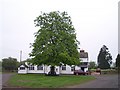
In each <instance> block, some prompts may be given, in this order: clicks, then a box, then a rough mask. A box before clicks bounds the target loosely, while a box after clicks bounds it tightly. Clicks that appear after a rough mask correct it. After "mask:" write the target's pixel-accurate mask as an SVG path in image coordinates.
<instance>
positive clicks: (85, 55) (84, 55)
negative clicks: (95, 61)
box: [80, 50, 88, 58]
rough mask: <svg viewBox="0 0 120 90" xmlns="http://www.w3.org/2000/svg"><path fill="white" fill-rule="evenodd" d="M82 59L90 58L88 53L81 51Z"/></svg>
mask: <svg viewBox="0 0 120 90" xmlns="http://www.w3.org/2000/svg"><path fill="white" fill-rule="evenodd" d="M80 58H88V53H87V52H85V51H84V50H80Z"/></svg>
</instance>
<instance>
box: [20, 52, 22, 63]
mask: <svg viewBox="0 0 120 90" xmlns="http://www.w3.org/2000/svg"><path fill="white" fill-rule="evenodd" d="M21 61H22V51H20V62H21Z"/></svg>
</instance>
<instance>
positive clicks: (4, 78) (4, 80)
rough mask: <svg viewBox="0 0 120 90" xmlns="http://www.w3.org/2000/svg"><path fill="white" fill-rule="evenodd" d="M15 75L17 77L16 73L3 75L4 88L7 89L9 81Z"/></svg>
mask: <svg viewBox="0 0 120 90" xmlns="http://www.w3.org/2000/svg"><path fill="white" fill-rule="evenodd" d="M13 75H15V74H14V73H5V74H2V86H3V87H7V81H8V80H9V79H10V77H11V76H13Z"/></svg>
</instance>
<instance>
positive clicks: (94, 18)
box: [0, 0, 119, 61]
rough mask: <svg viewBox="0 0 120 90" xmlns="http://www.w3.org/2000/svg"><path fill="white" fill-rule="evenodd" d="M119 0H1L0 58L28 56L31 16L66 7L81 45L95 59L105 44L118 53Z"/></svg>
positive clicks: (32, 24) (31, 26) (35, 29)
mask: <svg viewBox="0 0 120 90" xmlns="http://www.w3.org/2000/svg"><path fill="white" fill-rule="evenodd" d="M118 1H119V0H1V3H0V4H1V5H0V8H1V9H0V12H1V14H0V25H1V27H0V36H1V38H0V40H1V42H0V43H2V44H0V53H1V54H0V59H3V58H5V57H14V58H17V59H18V61H19V59H20V51H21V50H22V52H23V53H22V60H25V59H27V58H29V55H28V54H29V53H30V52H31V49H30V43H33V41H34V35H33V34H34V33H35V32H36V31H37V30H38V28H36V27H35V25H34V19H35V18H36V17H37V16H39V15H40V12H41V11H42V12H50V11H61V12H63V11H66V12H67V13H68V15H69V16H71V19H72V22H73V25H74V27H75V29H76V33H77V39H78V40H79V41H80V48H81V49H84V50H85V51H87V52H88V54H89V60H90V61H97V56H98V53H99V51H100V48H101V47H102V46H103V45H106V46H107V47H108V48H109V51H110V53H111V55H112V57H113V61H115V58H116V56H117V54H118Z"/></svg>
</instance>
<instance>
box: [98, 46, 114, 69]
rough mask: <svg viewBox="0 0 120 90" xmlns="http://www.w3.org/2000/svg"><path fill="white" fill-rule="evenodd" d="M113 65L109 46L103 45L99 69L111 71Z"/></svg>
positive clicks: (99, 58) (99, 56) (99, 57)
mask: <svg viewBox="0 0 120 90" xmlns="http://www.w3.org/2000/svg"><path fill="white" fill-rule="evenodd" d="M111 64H112V56H111V54H110V53H109V51H108V48H107V46H105V45H103V47H102V48H101V49H100V52H99V55H98V67H99V68H101V69H109V68H110V65H111Z"/></svg>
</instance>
